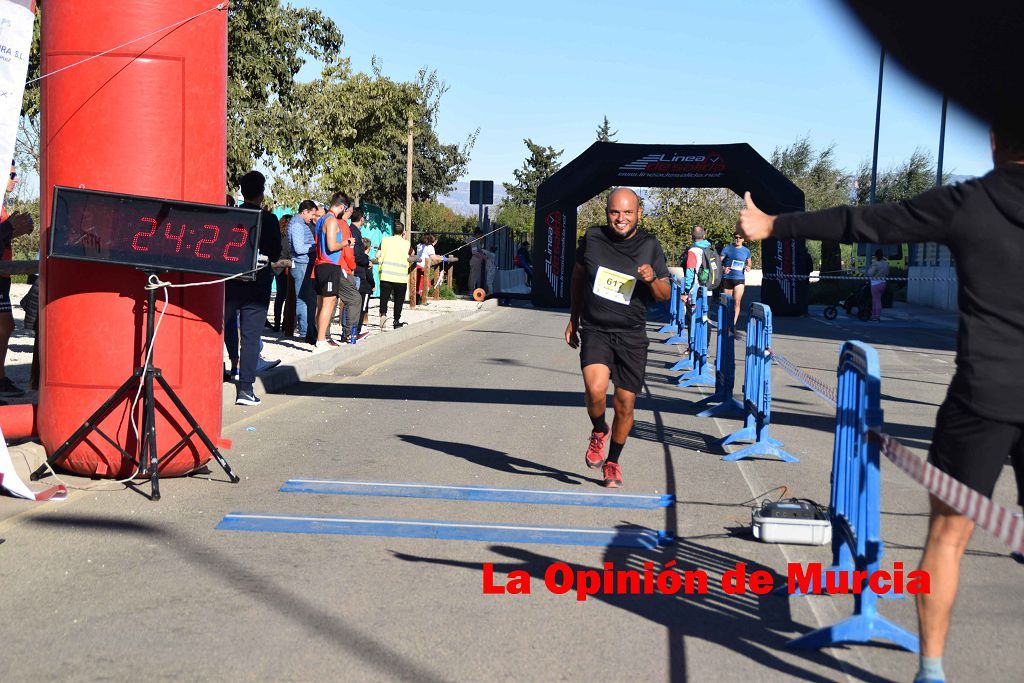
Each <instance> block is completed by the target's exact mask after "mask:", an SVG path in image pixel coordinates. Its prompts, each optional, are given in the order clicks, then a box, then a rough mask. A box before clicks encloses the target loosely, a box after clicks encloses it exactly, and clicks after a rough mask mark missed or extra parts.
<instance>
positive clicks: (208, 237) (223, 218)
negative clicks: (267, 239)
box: [49, 186, 276, 279]
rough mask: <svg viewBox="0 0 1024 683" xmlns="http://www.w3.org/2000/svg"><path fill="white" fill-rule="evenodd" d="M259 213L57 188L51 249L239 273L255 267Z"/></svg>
mask: <svg viewBox="0 0 1024 683" xmlns="http://www.w3.org/2000/svg"><path fill="white" fill-rule="evenodd" d="M260 215H261V213H260V211H258V210H256V209H243V208H235V207H228V206H219V205H216V204H197V203H194V202H180V201H175V200H171V199H156V198H154V197H139V196H135V195H128V194H116V193H113V192H99V191H96V190H80V189H76V188H71V187H59V186H58V187H55V188H54V190H53V213H52V226H51V229H50V252H49V255H50V256H53V257H58V258H69V259H77V260H80V261H101V262H103V263H116V264H120V265H125V266H133V267H135V268H140V269H142V270H153V271H159V272H169V271H170V272H174V271H177V272H185V273H207V274H211V275H221V276H228V275H238V274H241V273H248V272H249V271H252V270H254V269H255V268H256V267H257V266H256V259H257V257H258V256H259V253H258V246H257V245H258V244H259V237H260ZM274 227H276V226H274ZM251 278H252V274H250V275H249V276H248V277H247V279H251Z"/></svg>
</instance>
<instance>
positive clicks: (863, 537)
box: [788, 341, 918, 652]
mask: <svg viewBox="0 0 1024 683" xmlns="http://www.w3.org/2000/svg"><path fill="white" fill-rule="evenodd" d="M837 374H838V376H839V382H838V393H837V398H838V400H837V401H836V428H835V431H836V436H835V444H834V446H833V449H832V501H831V503H830V505H829V517H830V519H831V522H832V559H833V567H832V568H831V569H829V570H828V571H829V572H841V573H843V572H847V573H852V571H854V570H856V571H866V572H868V573H869V575H870V574H871V573H874V572H876V571H878V569H879V563H880V561H881V559H882V549H883V543H882V532H881V512H880V509H881V474H880V471H879V467H878V456H879V453H878V444H877V443H874V442H872V441H870V440H869V439H868V435H867V430H868V429H881V425H882V407H881V372H880V370H879V365H878V353H877V352H876V351H875V350H874V349H873V348H871V347H870V346H868V345H866V344H862V343H861V342H856V341H848V342H846V343H845V344H843V347H842V350H841V351H840V353H839V367H838V371H837ZM846 579H847V581H850V580H852V576H849V577H846ZM847 585H850V584H849V583H848V584H847ZM878 598H879V596H878V595H877V594H876V593H874V592H873V591H871V590H869V589H867V587H866V586H865V590H863V591H861V592H860V593H856V594H855V595H854V603H853V605H854V607H853V616H850V617H848V618H846V619H844V620H842V621H840V622H838V623H836V624H832V625H831V626H826V627H824V628H820V629H817V630H816V631H811V632H810V633H808V634H806V635H803V636H801V637H799V638H796V639H794V640H791V641H789V643H788V645H789V646H790V647H795V648H801V649H818V648H822V647H829V646H831V645H835V644H837V643H866V642H868V641H870V640H874V639H884V640H889V641H891V642H893V643H895V644H896V645H898V646H899V647H902V648H904V649H905V650H909V651H911V652H917V651H918V641H917V636H915V635H914V634H912V633H910V632H909V631H907V630H906V629H904V628H902V627H900V626H898V625H896V624H894V623H893V622H891V621H889V620H888V619H886V618H884V617H882V616H880V615H879V614H878V609H877V602H878Z"/></svg>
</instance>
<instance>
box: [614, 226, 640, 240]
mask: <svg viewBox="0 0 1024 683" xmlns="http://www.w3.org/2000/svg"><path fill="white" fill-rule="evenodd" d="M608 227H609V228H611V233H612V240H614V241H616V242H623V241H625V240H628V239H629V238H630V237H632V236H633V235H635V234H636V223H634V224H633V227H632V228H630V229H629V232H627V233H626V234H625V235H620V234H619V233H618V232H616V231H615V228H614V227H612V226H610V225H609V226H608Z"/></svg>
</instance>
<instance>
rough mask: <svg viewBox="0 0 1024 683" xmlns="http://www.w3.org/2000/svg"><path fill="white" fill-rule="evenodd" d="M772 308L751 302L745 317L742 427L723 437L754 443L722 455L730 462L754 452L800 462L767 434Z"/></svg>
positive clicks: (770, 393)
mask: <svg viewBox="0 0 1024 683" xmlns="http://www.w3.org/2000/svg"><path fill="white" fill-rule="evenodd" d="M771 349H772V309H770V308H769V307H768V306H766V305H765V304H762V303H753V304H751V305H750V313H749V315H748V319H747V351H746V357H745V360H744V363H743V410H744V413H745V417H744V423H743V428H742V429H738V430H736V431H735V432H733V433H732V434H730V435H728V436H727V437H725V438H724V439H722V445H723V446H727V445H729V444H731V443H734V442H736V441H753V442H754V443H753V444H751V445H749V446H747V447H746V448H743V449H741V450H738V451H736V452H735V453H730V454H729V455H727V456H725V457H724V458H723V460H727V461H729V462H733V461H736V460H743V459H744V458H749V457H752V456H755V455H768V456H772V457H775V458H778V459H779V460H782V461H783V462H800V461H799V460H798V459H797V458H796V457H794V456H792V455H790V454H789V453H787V452H786V451H784V450H782V448H781V446H782V442H781V441H779V440H778V439H773V438H772V437H771V436H769V435H768V426H769V425H770V424H771V421H772V419H771V418H772V351H771Z"/></svg>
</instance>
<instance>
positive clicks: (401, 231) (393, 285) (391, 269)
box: [374, 221, 410, 330]
mask: <svg viewBox="0 0 1024 683" xmlns="http://www.w3.org/2000/svg"><path fill="white" fill-rule="evenodd" d="M391 232H392V234H391V236H390V237H385V238H384V239H382V240H381V241H380V249H379V250H378V251H377V258H375V259H374V261H375V262H376V263H379V264H380V328H381V330H383V329H384V322H385V316H386V315H387V312H388V299H390V298H391V297H392V296H393V297H394V299H395V321H394V324H393V325H392V327H393V328H394V329H396V330H397V329H398V328H399V327H402V326H403V325H405V324H406V323H403V322H401V320H402V303H403V302H404V301H405V290H406V287H407V286H408V282H409V249H410V245H409V240H407V239H405V236H404V235H405V225H403V224H402V221H395V225H394V227H393V228H392V229H391Z"/></svg>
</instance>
